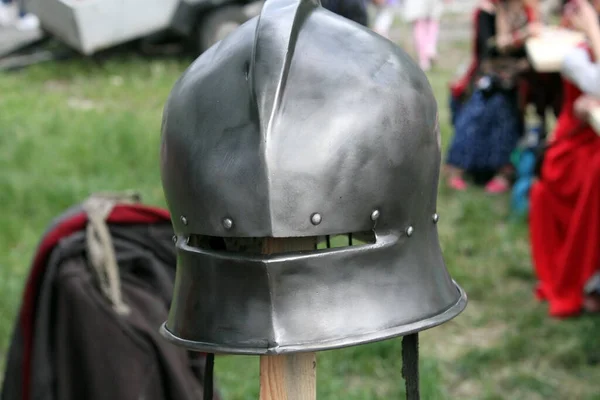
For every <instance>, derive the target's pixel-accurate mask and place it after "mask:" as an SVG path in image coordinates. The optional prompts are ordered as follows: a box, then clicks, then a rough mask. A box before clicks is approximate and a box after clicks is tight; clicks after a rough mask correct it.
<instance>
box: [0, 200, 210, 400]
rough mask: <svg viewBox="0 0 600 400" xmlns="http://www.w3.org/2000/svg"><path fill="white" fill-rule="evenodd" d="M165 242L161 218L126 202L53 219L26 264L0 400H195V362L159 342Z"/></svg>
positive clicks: (167, 289) (169, 274)
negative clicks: (29, 264) (25, 281)
mask: <svg viewBox="0 0 600 400" xmlns="http://www.w3.org/2000/svg"><path fill="white" fill-rule="evenodd" d="M172 236H173V231H172V227H171V222H170V219H169V214H168V212H167V211H166V210H162V209H158V208H152V207H147V206H143V205H141V204H139V203H137V202H135V201H133V199H132V198H125V199H121V198H118V197H114V196H107V195H100V196H92V197H91V198H90V199H88V201H86V202H85V203H84V204H83V205H81V206H77V207H74V208H73V209H71V210H69V211H67V212H66V213H65V214H63V215H61V216H60V217H59V218H58V219H57V220H56V221H55V222H54V223H53V224H52V225H51V227H50V229H49V230H48V231H47V232H46V233H45V234H44V235H43V237H42V240H41V243H40V245H39V247H38V249H37V252H36V254H35V257H34V260H33V263H32V267H31V271H30V274H29V277H28V281H27V283H26V286H25V291H24V296H23V302H22V306H21V309H20V312H19V316H18V319H17V321H16V324H15V330H14V334H13V339H12V343H11V346H10V349H9V355H8V361H7V365H6V373H5V377H4V382H3V387H2V393H1V394H0V399H1V400H32V399H35V400H80V399H86V400H101V399H102V400H104V399H106V400H138V399H145V400H167V399H168V400H192V399H194V400H197V399H201V398H202V393H203V383H202V382H203V378H204V363H205V355H204V354H200V353H190V352H187V351H185V350H183V349H182V348H179V347H177V346H174V345H172V344H170V343H167V342H166V340H164V339H163V338H162V336H160V334H159V327H160V325H161V324H162V323H163V322H164V321H165V320H166V318H167V314H168V310H169V306H170V301H171V296H172V291H173V283H174V276H175V260H176V258H175V248H174V244H173V242H172ZM211 378H212V375H211ZM209 385H210V386H211V387H212V382H211V383H210V384H209Z"/></svg>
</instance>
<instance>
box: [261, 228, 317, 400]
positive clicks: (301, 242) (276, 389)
mask: <svg viewBox="0 0 600 400" xmlns="http://www.w3.org/2000/svg"><path fill="white" fill-rule="evenodd" d="M316 244H317V243H316V238H314V237H309V238H283V239H280V238H269V239H265V240H264V241H263V243H262V252H263V254H273V253H281V252H285V251H297V250H314V249H315V247H316ZM316 398H317V357H316V353H296V354H289V355H276V356H261V357H260V400H315V399H316Z"/></svg>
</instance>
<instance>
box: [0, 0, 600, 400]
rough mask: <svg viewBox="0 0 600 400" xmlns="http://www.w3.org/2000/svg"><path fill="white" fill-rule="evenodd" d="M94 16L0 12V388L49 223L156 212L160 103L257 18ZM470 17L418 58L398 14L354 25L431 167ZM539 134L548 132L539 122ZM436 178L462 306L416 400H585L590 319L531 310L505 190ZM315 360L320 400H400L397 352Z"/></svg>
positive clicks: (534, 121) (227, 391)
mask: <svg viewBox="0 0 600 400" xmlns="http://www.w3.org/2000/svg"><path fill="white" fill-rule="evenodd" d="M85 3H89V4H91V5H95V6H93V7H92V6H90V7H83V5H84V4H85ZM100 3H102V2H101V1H99V0H98V1H96V0H80V1H75V0H72V1H66V0H65V1H62V0H47V1H41V0H39V1H30V2H24V4H23V6H24V7H23V9H22V10H21V12H19V9H18V7H17V6H18V5H17V4H12V5H10V4H8V2H7V4H5V5H4V6H3V8H2V13H3V14H1V15H0V17H1V18H2V20H0V22H1V23H2V26H1V27H0V55H2V57H1V58H0V69H2V71H0V204H1V205H2V212H1V213H0V360H1V361H0V376H2V375H3V369H4V362H5V358H6V354H7V350H8V346H9V343H10V338H11V335H12V331H13V328H14V323H15V318H16V316H17V312H18V309H19V307H20V305H21V299H22V291H23V286H24V282H25V279H26V277H27V275H28V273H29V268H30V262H31V258H32V257H33V254H34V252H35V249H36V246H37V245H38V242H39V240H40V237H41V235H42V234H43V232H44V230H45V229H46V227H47V226H48V224H49V222H50V221H51V220H52V219H53V218H54V217H55V216H57V215H58V214H60V213H61V212H63V210H65V209H66V208H68V207H70V206H72V205H73V204H76V203H78V202H80V201H82V200H83V199H85V198H86V197H87V196H88V195H89V194H90V193H93V192H98V191H120V190H128V189H135V190H137V191H139V192H140V193H141V194H142V197H143V199H144V202H145V203H148V204H152V205H157V206H161V207H164V206H165V202H164V198H163V193H162V187H161V182H160V174H159V158H158V157H159V140H160V126H161V117H162V107H163V105H164V104H165V101H166V98H167V96H168V94H169V91H170V90H171V88H172V86H173V84H174V83H175V81H176V79H177V78H178V77H179V76H180V75H181V74H182V72H183V71H184V70H185V68H187V66H188V65H189V64H190V63H191V62H192V61H193V60H194V59H195V58H196V57H197V55H198V54H200V53H201V52H202V51H204V50H205V49H206V48H208V47H209V46H210V45H212V44H213V43H215V42H216V41H218V40H220V39H221V38H222V37H224V36H226V35H227V34H228V33H229V32H231V30H232V29H235V28H236V27H237V26H238V25H239V24H240V23H242V22H244V21H245V20H247V19H248V18H250V17H251V16H253V15H256V14H257V13H258V12H259V10H260V6H261V4H260V3H244V2H243V1H241V0H240V1H239V2H237V3H236V2H231V3H224V4H223V5H219V6H217V5H216V4H217V3H214V2H213V3H211V4H212V5H210V6H205V7H206V9H202V14H200V15H202V16H203V17H202V18H200V19H197V20H192V19H191V18H190V16H192V15H198V14H195V13H194V12H191V11H190V10H195V9H194V3H195V2H193V1H190V2H189V3H186V2H178V1H172V2H170V1H166V0H165V1H164V3H169V4H171V6H172V7H173V8H172V9H171V10H170V14H169V16H170V15H175V14H176V15H177V18H179V20H178V21H177V23H175V24H174V25H176V27H175V28H173V29H168V32H165V29H163V28H165V27H166V26H167V25H169V24H173V22H172V20H171V19H170V18H166V15H167V14H165V13H164V11H163V12H161V11H160V10H161V9H160V7H158V8H156V7H157V6H156V5H157V4H158V2H156V1H148V2H147V6H146V8H145V9H144V7H142V6H141V2H139V1H137V2H135V1H133V2H131V4H132V5H131V7H128V8H127V7H123V8H121V9H119V11H118V13H117V14H114V13H112V11H111V10H110V9H109V8H110V7H107V8H105V7H103V6H102V5H101V4H100ZM109 3H110V4H112V3H115V4H117V3H119V2H111V1H109V0H106V4H109ZM120 3H127V2H126V1H125V2H120ZM182 3H185V4H183V5H182ZM539 3H540V4H538V5H537V6H539V13H540V15H541V17H540V18H543V19H544V20H545V21H548V22H547V23H549V24H551V23H554V24H557V23H558V21H559V19H560V11H556V9H555V8H556V5H555V4H554V5H553V4H551V3H552V2H548V1H542V2H539ZM79 4H81V5H82V7H81V9H77V6H78V5H79ZM478 5H479V2H478V1H475V0H453V1H451V2H447V3H445V4H444V8H443V12H442V13H441V16H440V17H439V38H438V39H436V40H437V50H436V52H437V54H435V57H434V56H432V57H430V58H429V59H428V58H427V57H423V56H422V55H421V54H419V53H418V51H417V49H416V46H415V45H414V42H415V38H414V34H415V26H414V22H410V21H407V19H406V18H405V17H404V16H403V12H402V7H403V6H406V5H405V4H402V2H401V3H392V2H390V3H383V2H381V3H368V4H366V7H367V10H368V18H369V19H368V25H369V27H371V28H373V29H377V31H378V32H380V33H381V34H383V35H386V36H388V37H389V39H390V40H392V41H394V42H395V43H397V44H398V45H399V46H400V47H402V48H404V49H405V50H406V51H407V52H409V53H410V54H411V55H412V56H413V58H414V59H415V62H417V63H419V64H420V65H421V67H422V68H423V69H424V70H426V73H427V76H428V77H429V80H430V83H431V85H432V87H433V89H434V91H435V94H436V98H437V100H438V104H439V117H440V127H441V133H442V146H443V148H444V152H443V154H444V157H446V151H447V149H448V148H449V146H450V144H451V141H452V138H453V135H454V127H453V124H452V121H451V112H450V107H449V104H450V99H451V92H450V86H451V83H452V82H454V80H455V78H456V77H460V76H462V74H464V71H465V70H466V68H467V67H468V65H469V63H470V61H471V59H472V56H473V51H472V45H473V39H474V32H475V27H474V25H473V21H474V19H473V15H474V12H475V11H476V7H478ZM171 6H170V7H171ZM331 7H334V6H331ZM74 10H76V11H74ZM152 10H155V11H156V12H154V11H152ZM157 10H158V11H157ZM217 11H218V12H217ZM384 11H385V13H384ZM111 13H112V14H111ZM115 15H118V18H119V19H118V21H115V20H114V18H115ZM111 21H112V22H111ZM532 107H533V106H531V105H530V106H527V107H525V108H524V111H523V112H524V113H526V114H527V115H528V117H527V118H526V123H527V127H528V128H526V129H530V128H529V127H539V124H540V121H539V118H538V117H539V115H537V114H536V110H535V109H532ZM530 115H531V116H530ZM548 121H549V122H547V124H548V127H547V128H546V129H547V130H548V132H551V131H552V129H553V127H554V125H555V117H554V115H552V113H550V112H548ZM531 129H533V128H531ZM525 136H526V135H525ZM519 143H521V144H519V145H515V146H514V148H513V149H511V150H512V151H511V163H512V165H513V166H514V170H517V167H518V163H519V157H520V154H521V152H522V150H523V149H524V148H525V147H524V146H525V145H523V144H522V141H521V142H519ZM519 146H521V147H519ZM445 176H446V175H443V176H442V178H441V179H442V180H441V184H440V189H439V199H438V204H439V206H438V210H439V211H438V212H439V214H440V216H441V219H440V222H439V224H438V225H439V232H440V240H441V244H442V248H443V252H444V257H445V261H446V263H447V266H448V269H449V271H450V273H451V275H452V277H453V278H454V279H455V280H456V281H457V282H459V283H460V285H461V286H462V287H463V288H464V289H465V291H466V292H467V294H468V296H469V304H468V306H467V309H466V310H465V311H464V312H463V313H462V314H461V315H460V316H459V317H457V318H456V319H454V320H452V321H450V322H448V323H446V324H444V325H442V326H440V327H438V328H436V329H432V330H430V331H426V332H425V333H423V334H422V335H421V338H422V339H421V355H422V359H421V385H422V396H423V398H424V399H487V400H492V399H515V400H516V399H527V400H534V399H569V400H571V399H586V400H592V399H600V384H599V383H598V378H599V377H600V339H599V338H600V319H599V318H598V317H597V316H595V315H593V314H591V313H584V314H581V315H578V316H576V317H574V318H566V319H561V318H552V317H551V316H549V315H548V306H547V304H545V303H543V302H539V301H537V300H536V298H535V295H534V287H535V285H536V281H537V278H536V273H535V269H534V266H533V263H532V255H531V250H530V240H529V224H528V218H527V215H528V211H527V208H526V207H525V208H523V207H522V206H521V205H520V203H519V202H518V200H519V199H518V198H517V200H515V196H516V195H515V193H514V192H513V191H512V190H511V188H512V185H513V184H514V182H515V180H516V178H517V177H514V176H513V178H514V179H511V180H510V185H511V188H508V189H507V190H499V191H498V193H490V190H486V188H485V187H484V186H483V185H478V184H474V185H472V186H469V187H468V188H466V190H454V189H456V188H453V187H451V186H449V185H447V184H446V181H445ZM486 179H489V177H488V178H486ZM484 183H485V182H484ZM597 206H600V205H597ZM318 357H319V362H318V385H317V388H318V396H319V398H320V399H344V400H358V399H397V398H403V397H401V396H402V393H403V390H404V387H403V383H402V377H401V373H400V370H401V340H400V339H394V340H389V341H385V342H381V343H375V344H370V345H364V346H358V347H353V348H348V349H343V350H336V351H328V352H323V353H319V355H318ZM258 371H259V370H258V358H256V357H242V356H227V357H218V358H217V361H216V366H215V376H216V382H217V385H218V386H219V388H220V391H221V394H222V396H223V398H224V399H231V400H236V399H239V400H242V399H255V398H257V393H258Z"/></svg>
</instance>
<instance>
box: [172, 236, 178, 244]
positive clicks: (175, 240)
mask: <svg viewBox="0 0 600 400" xmlns="http://www.w3.org/2000/svg"><path fill="white" fill-rule="evenodd" d="M172 239H173V243H177V236H175V235H173V238H172Z"/></svg>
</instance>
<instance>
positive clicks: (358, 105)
mask: <svg viewBox="0 0 600 400" xmlns="http://www.w3.org/2000/svg"><path fill="white" fill-rule="evenodd" d="M436 115H437V105H436V102H435V98H434V96H433V92H432V90H431V87H430V85H429V83H428V81H427V78H426V77H425V75H424V74H423V72H422V71H421V70H420V69H419V68H418V66H416V64H415V63H414V62H413V61H412V60H411V58H410V57H409V56H408V55H407V54H406V53H405V52H404V51H402V50H401V49H400V48H398V47H397V46H395V45H394V44H393V43H391V42H390V41H389V40H387V39H384V38H383V37H381V36H379V35H377V34H375V33H373V32H372V31H370V30H369V29H367V28H365V27H363V26H360V25H359V24H356V23H354V22H352V21H349V20H347V19H345V18H342V17H339V16H337V15H335V14H333V13H331V12H329V11H327V10H325V9H324V8H322V7H319V6H318V5H317V3H316V2H313V1H309V0H302V1H295V0H269V1H268V2H266V4H265V7H264V8H263V11H262V13H261V15H260V16H259V17H258V18H257V19H254V20H251V21H249V22H248V23H246V24H244V25H243V26H242V27H240V28H239V29H238V30H237V31H236V32H233V33H232V34H231V35H230V36H229V37H228V38H226V39H224V40H223V41H221V42H220V43H219V44H217V45H215V46H214V47H213V48H211V49H209V50H208V51H207V52H206V53H204V54H203V55H201V56H200V57H199V58H198V59H197V60H196V61H195V62H194V64H193V65H192V66H191V67H190V68H189V69H188V70H187V71H186V72H185V73H184V75H183V76H182V78H181V79H180V80H179V81H178V82H177V84H176V85H175V87H174V88H173V91H172V94H171V96H170V97H169V100H168V102H167V105H166V107H165V113H164V120H163V122H164V123H163V149H162V157H161V159H162V165H161V172H162V174H163V186H164V188H165V196H166V198H167V203H168V204H169V208H170V209H171V210H172V212H173V215H174V217H173V224H174V227H175V230H176V232H178V233H180V234H187V235H189V234H195V235H207V236H219V237H226V236H231V237H298V236H319V235H334V234H338V233H346V232H360V231H367V230H371V229H373V228H374V227H375V225H376V224H375V223H374V221H373V220H371V218H370V216H371V213H372V212H373V211H374V210H376V209H377V210H379V211H380V212H381V218H379V220H378V221H377V227H378V228H385V229H393V228H398V227H402V226H405V225H406V224H409V223H419V220H420V221H423V223H426V222H425V221H429V218H430V215H431V213H433V212H435V201H436V194H435V192H434V191H431V190H427V192H425V191H423V189H422V187H425V186H426V187H428V188H430V187H431V186H432V185H433V183H432V182H437V178H438V177H437V175H438V173H439V164H440V159H441V157H440V156H441V155H440V149H439V143H438V135H439V132H437V131H436V118H437V117H436ZM234 154H235V155H236V156H235V157H233V156H232V155H234ZM242 155H243V156H242ZM420 158H425V159H427V160H428V163H422V162H421V161H420ZM221 181H225V182H228V183H229V185H221V184H220V183H219V182H221ZM402 185H404V187H405V188H411V189H410V190H406V189H405V190H402V193H400V192H399V191H398V187H399V186H402ZM207 188H210V190H207ZM390 193H398V196H399V197H398V198H401V199H402V200H401V201H392V199H391V196H390V195H389V194H390ZM422 205H426V207H422ZM422 208H423V210H422V212H420V211H419V210H421V209H422ZM425 209H426V211H425ZM418 214H421V215H418ZM316 215H318V217H319V221H318V222H315V221H314V220H313V219H312V218H313V216H316ZM184 221H185V223H184Z"/></svg>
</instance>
